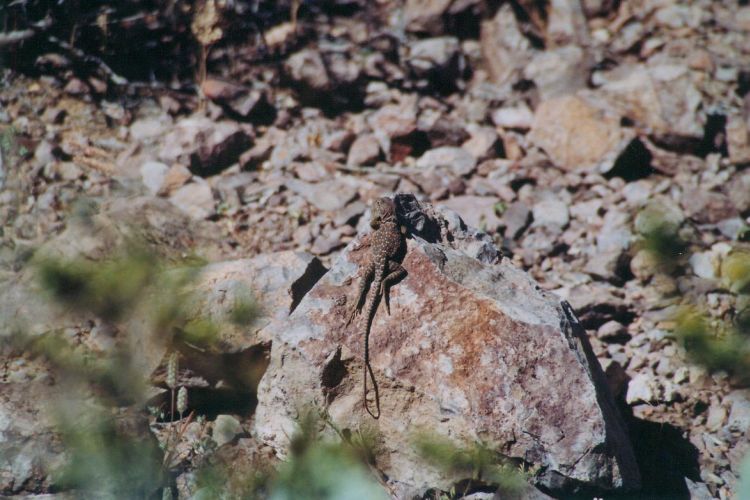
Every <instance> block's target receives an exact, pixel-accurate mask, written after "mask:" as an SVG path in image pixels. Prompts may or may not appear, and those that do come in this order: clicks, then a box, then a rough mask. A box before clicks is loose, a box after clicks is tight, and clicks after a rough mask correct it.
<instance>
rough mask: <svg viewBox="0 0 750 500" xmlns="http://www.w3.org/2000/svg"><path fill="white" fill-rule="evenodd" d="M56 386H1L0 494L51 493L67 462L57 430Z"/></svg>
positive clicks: (5, 384)
mask: <svg viewBox="0 0 750 500" xmlns="http://www.w3.org/2000/svg"><path fill="white" fill-rule="evenodd" d="M54 393H55V391H54V387H53V386H50V385H48V384H47V383H45V382H38V381H35V382H29V381H24V382H22V383H13V382H11V383H3V384H0V456H1V457H3V458H2V460H0V493H2V494H3V495H5V494H9V495H13V494H19V493H32V492H35V491H49V489H50V488H51V487H53V486H54V485H55V480H54V474H55V473H56V472H58V469H59V467H61V466H62V465H64V463H65V460H66V455H65V451H64V449H63V446H62V443H61V442H60V437H59V435H58V433H57V432H56V431H55V430H54V425H55V424H54V421H53V414H54V413H53V400H52V398H53V395H54Z"/></svg>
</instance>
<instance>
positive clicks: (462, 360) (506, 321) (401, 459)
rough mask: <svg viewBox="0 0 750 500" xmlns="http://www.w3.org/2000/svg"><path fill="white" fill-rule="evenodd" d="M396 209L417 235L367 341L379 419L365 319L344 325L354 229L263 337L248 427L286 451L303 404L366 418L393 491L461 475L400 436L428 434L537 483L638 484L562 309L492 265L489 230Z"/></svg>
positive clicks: (360, 248) (593, 365)
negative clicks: (263, 355) (368, 383)
mask: <svg viewBox="0 0 750 500" xmlns="http://www.w3.org/2000/svg"><path fill="white" fill-rule="evenodd" d="M396 203H397V206H398V207H399V209H398V212H399V216H400V217H402V221H403V223H404V224H405V225H406V226H408V227H409V231H410V232H411V234H412V235H414V236H415V237H414V238H411V239H409V240H408V251H407V253H406V256H405V258H404V260H403V266H404V268H405V269H406V271H407V272H408V276H406V278H404V279H403V280H402V281H401V282H400V283H398V284H395V285H394V286H393V287H392V289H391V292H390V306H391V315H390V316H389V315H387V314H386V312H385V310H384V309H385V308H384V307H383V304H382V303H381V305H380V310H378V311H377V313H376V315H375V319H374V321H373V324H372V331H371V334H370V337H369V339H370V361H371V365H372V368H373V370H374V376H375V378H376V380H377V382H378V386H379V395H380V410H381V414H380V418H379V420H377V421H375V420H373V419H372V418H371V417H370V416H369V415H368V414H367V413H366V412H365V410H364V408H363V406H362V379H363V373H364V366H363V357H364V343H363V340H364V339H363V337H362V335H361V333H360V332H361V330H360V327H361V321H362V318H359V319H358V320H357V321H355V322H354V324H352V325H349V326H347V325H346V320H347V316H348V314H349V311H350V308H351V307H352V304H353V302H354V301H355V300H356V297H355V295H356V293H357V287H358V279H356V278H357V277H358V275H359V274H361V271H362V267H363V265H364V264H365V263H366V262H367V261H368V259H369V246H370V244H371V240H370V236H369V235H364V236H362V237H359V238H357V239H356V240H355V241H353V242H352V243H351V244H350V245H349V247H348V248H347V249H346V250H344V252H343V254H342V255H341V257H340V258H339V259H338V261H337V262H336V263H335V264H334V266H333V268H332V269H331V270H330V271H329V272H328V273H327V274H326V275H325V276H323V278H321V279H320V281H318V283H317V284H316V285H315V286H314V287H313V288H312V289H311V290H310V292H309V293H308V294H307V295H306V296H305V298H304V299H302V301H301V302H300V304H299V306H297V308H296V309H295V311H294V312H293V313H292V314H291V315H290V316H289V318H288V319H287V320H286V321H284V322H283V323H282V324H278V325H273V327H272V329H270V330H269V331H268V332H265V333H266V334H267V335H269V337H270V338H272V339H273V347H272V351H271V361H270V365H269V368H268V371H267V372H266V374H265V375H264V377H263V379H262V381H261V383H260V385H259V388H258V407H257V410H256V415H255V419H256V420H255V423H254V428H253V434H254V435H255V436H256V437H257V438H258V439H259V440H260V441H261V442H263V443H265V444H268V445H270V446H271V447H273V448H274V449H275V450H276V451H277V452H278V453H279V454H281V455H282V456H283V455H285V454H286V452H287V450H288V446H289V444H290V443H289V436H291V435H292V434H293V432H294V429H295V428H296V420H297V418H298V416H299V411H300V408H305V407H310V406H312V407H318V408H323V409H325V410H326V411H327V415H328V416H329V417H330V419H331V421H332V422H333V423H334V424H335V427H337V428H339V429H359V428H362V427H363V426H373V425H374V426H376V427H377V429H378V433H379V436H380V442H382V443H385V446H384V447H383V448H382V449H381V450H380V451H379V452H378V454H377V456H376V457H375V461H374V463H375V464H376V465H374V467H376V468H378V469H379V471H380V472H382V473H383V477H385V478H387V482H388V487H389V489H390V491H391V494H392V495H394V496H395V497H397V498H411V497H413V496H414V495H422V494H423V493H424V492H425V490H426V489H427V488H428V487H435V488H442V489H446V490H447V489H449V488H450V487H451V485H453V484H455V482H456V481H459V480H461V479H467V477H466V476H461V475H460V474H455V475H450V474H445V473H442V472H440V471H439V470H437V469H435V468H433V467H432V466H430V465H429V464H426V463H424V461H423V460H422V459H420V458H419V457H418V455H417V453H416V452H415V450H414V448H413V446H411V444H410V443H411V439H412V438H413V437H414V435H415V433H417V432H419V431H425V430H427V431H429V432H431V433H435V434H438V435H441V436H445V437H447V438H449V439H451V440H452V441H454V442H455V443H457V444H464V445H466V444H469V443H475V442H477V441H482V442H488V443H492V444H493V446H494V447H495V448H496V449H497V450H500V452H501V453H503V454H504V455H507V456H511V457H517V458H521V459H523V460H525V461H527V462H529V463H530V464H532V465H537V464H538V465H540V466H541V469H540V472H539V474H538V475H537V477H535V478H534V481H535V482H536V483H537V484H539V485H546V486H548V487H550V486H553V485H552V483H553V482H555V487H556V488H561V489H563V490H564V489H565V487H566V486H565V484H566V483H570V482H571V481H574V482H580V483H583V484H584V485H596V486H597V487H600V488H605V489H609V488H616V487H620V486H622V487H626V488H634V487H637V486H638V483H639V474H638V468H637V465H636V462H635V459H634V456H633V451H632V448H631V445H630V443H629V441H628V437H627V434H626V431H625V427H624V424H623V422H622V420H621V418H620V416H619V414H618V413H617V409H616V406H615V404H614V401H613V398H612V396H611V394H610V393H609V389H608V388H607V381H606V379H605V377H604V374H603V372H602V370H601V367H600V366H599V364H598V362H597V361H596V358H595V357H594V355H593V353H592V350H591V346H590V345H589V343H588V340H587V338H586V334H585V332H584V330H583V328H582V327H581V325H580V324H579V322H578V320H577V319H576V317H575V314H574V313H573V311H572V309H571V308H570V306H569V305H568V304H567V303H564V302H563V303H561V302H560V300H559V299H558V298H557V297H555V296H554V295H552V294H550V293H548V292H544V291H542V290H541V289H540V287H539V286H538V285H537V284H536V283H535V282H534V281H533V280H532V279H531V278H530V277H529V276H528V275H527V274H525V273H524V272H523V271H521V270H520V269H518V268H516V267H515V266H514V265H512V264H511V263H510V262H508V261H507V260H504V261H502V262H498V260H499V252H498V250H497V249H496V248H495V247H494V245H493V244H492V242H491V241H492V240H491V238H490V237H489V236H487V235H484V234H482V233H477V232H476V231H475V230H472V229H466V227H465V226H463V225H462V223H461V221H460V219H459V218H458V217H457V216H456V215H455V214H451V213H448V212H446V213H445V215H441V214H440V213H439V212H437V211H435V210H434V209H432V208H431V207H429V206H424V205H423V206H421V207H420V206H419V205H418V204H417V202H416V200H415V199H414V197H413V196H408V195H401V196H399V197H397V200H396ZM462 227H463V229H462ZM371 398H372V395H371ZM331 427H333V426H331ZM326 432H331V433H333V431H326ZM580 483H579V484H580Z"/></svg>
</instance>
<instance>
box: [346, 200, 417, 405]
mask: <svg viewBox="0 0 750 500" xmlns="http://www.w3.org/2000/svg"><path fill="white" fill-rule="evenodd" d="M371 213H372V215H371V217H370V226H371V227H372V228H373V232H372V235H371V236H370V261H369V263H368V264H367V266H366V267H365V271H364V275H363V276H362V278H361V280H360V283H359V292H358V298H357V303H356V304H355V305H354V306H353V307H352V311H351V314H350V316H349V319H348V321H347V322H346V324H347V326H348V325H349V324H351V322H352V320H353V319H354V317H355V316H356V315H357V314H359V313H360V312H361V311H362V307H363V306H364V305H365V298H367V304H366V307H365V318H364V319H365V322H364V323H363V324H362V325H361V327H360V328H361V334H362V336H364V341H365V370H364V394H363V397H362V399H363V404H364V407H365V410H367V413H369V414H370V416H371V417H373V418H379V417H380V395H379V393H378V385H377V382H376V381H375V375H374V373H373V371H372V367H371V366H370V347H369V343H370V342H369V340H370V339H369V337H370V327H371V326H372V321H373V318H374V317H375V311H376V309H377V307H378V303H379V301H380V299H381V298H383V299H384V300H385V308H386V312H387V313H388V314H389V315H390V314H391V309H390V305H389V303H388V287H390V286H391V285H392V284H393V283H394V282H396V281H398V280H400V279H401V278H403V277H404V276H406V270H405V269H404V268H403V267H402V266H401V264H400V263H399V261H398V260H397V259H398V258H399V257H400V256H402V253H403V251H404V250H405V245H406V240H405V238H404V231H403V228H402V226H400V225H399V223H398V220H397V218H396V205H395V203H394V202H393V200H392V199H390V198H386V197H382V198H378V199H376V200H375V201H374V202H373V204H372V210H371ZM368 288H369V293H368ZM368 375H369V376H370V380H371V381H372V384H373V389H374V391H375V408H376V410H375V413H373V412H372V411H371V410H370V407H369V405H368V404H367V376H368Z"/></svg>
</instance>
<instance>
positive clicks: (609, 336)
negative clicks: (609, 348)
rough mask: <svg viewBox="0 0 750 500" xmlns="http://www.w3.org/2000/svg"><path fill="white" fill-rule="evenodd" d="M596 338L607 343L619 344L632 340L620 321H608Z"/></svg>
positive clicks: (597, 332)
mask: <svg viewBox="0 0 750 500" xmlns="http://www.w3.org/2000/svg"><path fill="white" fill-rule="evenodd" d="M596 337H597V338H598V339H600V340H603V341H605V342H619V341H622V340H623V339H627V338H630V335H629V334H628V329H627V328H625V325H623V324H622V323H620V322H619V321H614V320H612V321H607V322H606V323H604V324H603V325H602V326H600V327H599V329H598V330H597V331H596Z"/></svg>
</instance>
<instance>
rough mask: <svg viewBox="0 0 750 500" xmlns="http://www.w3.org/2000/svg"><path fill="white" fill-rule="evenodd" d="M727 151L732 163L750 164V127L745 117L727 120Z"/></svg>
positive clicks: (730, 117) (732, 117) (732, 116)
mask: <svg viewBox="0 0 750 500" xmlns="http://www.w3.org/2000/svg"><path fill="white" fill-rule="evenodd" d="M726 131H727V149H728V151H729V161H731V162H732V163H750V127H749V126H748V121H747V120H744V119H743V117H741V116H737V115H731V116H729V117H728V118H727V126H726Z"/></svg>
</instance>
